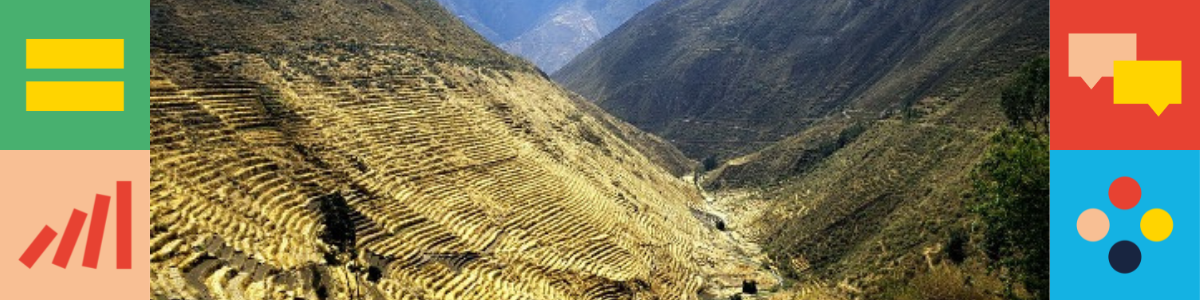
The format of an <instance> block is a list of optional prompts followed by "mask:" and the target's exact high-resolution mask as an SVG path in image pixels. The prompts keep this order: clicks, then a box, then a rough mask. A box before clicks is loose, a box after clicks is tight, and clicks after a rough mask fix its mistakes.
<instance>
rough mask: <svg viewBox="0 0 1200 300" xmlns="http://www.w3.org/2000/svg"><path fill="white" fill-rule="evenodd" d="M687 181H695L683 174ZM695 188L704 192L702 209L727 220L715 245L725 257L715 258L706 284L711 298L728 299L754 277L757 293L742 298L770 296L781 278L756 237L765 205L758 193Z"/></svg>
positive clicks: (744, 295)
mask: <svg viewBox="0 0 1200 300" xmlns="http://www.w3.org/2000/svg"><path fill="white" fill-rule="evenodd" d="M684 179H685V180H688V182H693V183H694V182H696V181H695V180H693V179H692V178H691V176H686V177H685V178H684ZM696 188H697V189H698V190H699V191H700V192H701V194H702V195H703V196H704V202H705V207H703V208H701V209H702V210H704V211H706V212H708V213H710V214H712V215H714V216H717V217H719V218H720V219H721V220H722V221H723V222H724V223H725V229H726V230H724V231H718V232H717V234H716V236H717V238H718V239H720V240H718V241H717V243H715V244H716V245H718V248H719V249H715V250H716V251H720V252H722V253H724V254H725V255H723V256H721V257H725V259H720V260H718V261H715V262H713V264H712V267H713V269H712V272H710V273H709V274H710V276H709V283H708V286H707V288H706V290H708V291H709V292H710V293H711V295H708V296H710V297H713V298H712V299H729V297H730V296H732V295H734V294H739V293H741V292H742V283H743V281H754V282H755V283H756V287H757V289H758V293H757V294H755V295H746V294H743V295H742V297H743V299H768V298H769V297H770V296H771V295H772V292H773V291H775V290H778V288H779V286H780V284H781V283H782V278H781V277H780V276H779V274H778V272H777V271H776V270H774V269H773V268H772V267H770V266H771V264H770V263H769V262H770V258H768V257H767V255H766V253H765V252H763V250H762V247H761V246H760V245H759V244H758V243H756V242H755V241H754V237H755V236H759V235H760V233H759V232H758V230H757V227H756V226H754V225H753V221H754V220H757V219H758V217H759V216H760V215H761V214H762V212H763V209H764V208H765V207H766V205H765V203H762V201H760V200H752V199H757V198H756V197H750V196H751V195H750V193H748V192H743V191H721V192H718V193H710V192H709V191H706V190H704V188H703V187H702V186H701V185H699V184H696Z"/></svg>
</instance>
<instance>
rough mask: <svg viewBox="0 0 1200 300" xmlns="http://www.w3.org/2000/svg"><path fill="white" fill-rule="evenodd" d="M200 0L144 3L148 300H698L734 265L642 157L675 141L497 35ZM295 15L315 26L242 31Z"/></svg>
mask: <svg viewBox="0 0 1200 300" xmlns="http://www.w3.org/2000/svg"><path fill="white" fill-rule="evenodd" d="M201 2H203V3H201V4H203V5H197V4H196V2H188V3H189V4H187V5H182V4H179V5H177V4H178V3H175V2H173V1H156V2H155V5H153V6H155V7H156V8H157V11H158V12H159V13H160V14H165V16H160V17H159V18H157V19H156V20H157V21H156V22H155V23H154V26H153V27H152V31H154V32H152V36H170V37H171V38H172V39H171V40H170V41H169V42H166V41H162V42H160V43H154V47H153V49H152V51H151V53H152V54H151V61H152V62H151V64H152V72H151V74H150V77H151V99H150V102H151V108H150V111H151V112H150V114H151V124H150V131H151V135H152V139H151V145H150V147H151V155H152V157H151V166H152V168H151V172H152V180H151V185H152V186H151V195H152V196H151V207H150V214H151V222H152V228H153V230H152V231H151V239H152V241H151V247H150V252H151V266H152V271H151V290H152V293H153V294H154V295H155V297H158V298H165V299H293V298H306V299H632V298H638V299H645V298H660V299H694V298H695V297H696V295H697V291H699V290H703V289H705V283H706V282H707V281H708V279H709V278H711V277H712V276H713V274H714V273H717V272H719V271H718V270H717V267H715V264H714V263H712V262H714V261H719V260H722V259H725V260H732V259H727V258H728V257H732V256H733V254H731V253H730V252H729V251H728V250H727V249H731V248H733V247H731V246H730V245H728V243H729V240H727V239H722V238H721V236H720V235H719V231H716V230H714V229H713V228H712V227H711V225H708V224H706V223H705V222H704V221H702V220H700V219H698V218H696V217H695V216H694V215H693V213H692V211H693V209H703V206H704V203H703V200H702V198H701V197H700V195H699V193H698V191H697V190H696V189H695V188H694V187H693V186H691V185H690V184H689V183H686V182H684V181H682V180H680V179H678V178H677V177H676V176H674V175H672V174H671V173H670V172H668V171H667V168H665V167H664V166H667V165H671V164H664V163H662V159H661V158H663V157H681V156H678V155H674V156H664V155H660V154H655V155H652V156H648V155H644V154H643V151H645V150H643V149H651V148H655V147H657V148H663V147H665V148H669V146H666V145H662V144H659V145H657V146H655V145H652V144H655V143H661V140H657V139H656V138H647V137H643V136H641V135H644V133H641V132H639V131H637V130H636V129H633V128H632V127H631V126H629V125H628V124H624V123H621V122H619V121H616V120H615V119H613V118H612V117H610V116H607V115H605V114H603V113H602V112H600V111H599V110H598V109H595V107H593V106H590V105H591V104H590V103H587V102H586V101H581V100H579V99H573V97H572V96H571V95H569V94H568V93H567V92H565V91H564V90H562V89H561V88H559V87H557V86H555V85H554V84H553V83H551V82H550V81H548V80H547V79H546V78H544V77H543V76H541V75H540V74H538V73H537V72H536V70H534V69H533V68H532V67H530V66H528V65H523V64H522V63H520V62H519V61H517V60H515V59H511V57H506V56H489V55H490V54H489V55H484V54H479V53H493V54H494V53H500V52H498V50H496V49H494V48H491V49H468V48H465V46H464V45H470V44H471V43H459V44H453V45H450V46H446V49H441V48H438V45H439V43H455V41H456V39H455V37H456V36H455V35H454V32H459V31H457V30H442V28H441V27H438V26H433V25H428V24H442V23H441V21H438V20H428V19H427V20H423V22H415V21H414V20H412V19H405V20H406V22H398V23H387V24H391V25H388V26H393V25H394V24H407V25H404V26H411V27H406V28H403V29H404V30H407V31H413V32H423V33H421V34H413V35H412V36H411V37H407V38H414V39H416V38H421V39H425V38H432V37H437V38H440V39H442V40H441V41H440V42H439V41H428V40H421V41H419V42H413V43H411V44H409V43H406V41H407V40H406V38H395V37H388V38H383V37H380V38H371V37H369V36H366V35H364V36H362V37H359V38H358V39H355V40H341V39H338V36H337V33H338V32H341V31H340V30H341V29H343V28H342V27H340V25H337V24H341V23H342V22H353V21H355V20H339V19H330V20H313V19H309V18H305V17H304V16H311V15H320V12H329V13H330V14H331V15H336V16H353V15H359V14H363V15H371V14H374V13H381V15H374V16H373V17H378V18H385V17H386V16H389V15H391V14H401V15H404V14H402V12H403V11H404V10H405V9H406V8H405V7H403V6H402V5H401V4H400V2H393V1H379V2H377V3H376V2H371V1H361V2H355V3H352V4H344V3H342V2H336V1H333V2H331V1H323V2H319V3H320V5H322V6H320V7H316V6H304V7H292V6H288V7H286V10H287V11H292V12H294V13H293V17H292V18H299V19H287V18H283V19H277V20H271V19H268V20H254V21H253V22H250V21H247V22H249V23H239V22H240V21H239V22H235V21H232V20H250V19H253V18H262V17H263V16H275V15H282V14H277V13H278V11H279V10H281V9H285V7H281V6H280V5H281V4H278V3H275V2H271V1H265V2H254V3H252V4H254V5H250V4H246V3H240V2H239V3H236V4H229V3H223V2H217V1H201ZM383 4H387V5H386V6H385V5H383ZM205 5H207V6H208V7H205ZM313 5H315V4H313ZM338 5H341V6H338ZM301 6H303V5H301ZM201 7H204V8H205V9H206V10H205V11H220V12H221V14H220V15H219V16H214V15H211V14H205V13H204V11H200V10H198V9H199V8H201ZM363 7H366V8H363ZM388 7H391V8H390V9H391V10H390V12H389V10H388V9H389V8H388ZM364 9H367V10H364ZM374 10H378V11H374ZM299 12H302V13H299ZM413 15H415V16H424V18H434V17H437V18H443V21H444V18H449V16H448V15H445V13H444V12H441V11H438V12H421V13H417V14H413ZM288 22H296V23H303V24H304V26H302V27H303V28H304V29H306V30H309V31H306V32H303V33H295V34H292V33H290V32H288V31H271V30H266V29H264V30H265V31H261V32H260V31H253V30H254V29H255V28H256V26H259V27H258V28H259V29H263V28H283V27H286V25H287V24H288ZM324 23H330V24H331V25H330V26H328V27H329V28H331V29H330V30H331V31H330V32H328V33H321V32H319V30H321V28H324V27H323V26H322V24H324ZM362 24H363V26H365V27H367V28H364V29H363V30H365V31H386V30H382V29H379V28H373V27H371V24H372V23H370V22H364V23H362ZM422 24H426V25H422ZM299 27H301V26H297V28H299ZM210 30H214V31H213V32H210ZM272 30H273V29H272ZM311 30H317V31H318V32H313V31H311ZM194 32H204V34H191V33H194ZM409 34H412V33H409ZM248 36H253V37H256V38H257V39H259V40H256V39H245V37H248ZM301 36H302V37H303V38H297V37H301ZM235 39H236V40H237V41H234V40H235ZM364 40H366V41H365V42H364ZM472 53H475V54H472ZM497 55H498V54H497ZM676 165H678V164H676Z"/></svg>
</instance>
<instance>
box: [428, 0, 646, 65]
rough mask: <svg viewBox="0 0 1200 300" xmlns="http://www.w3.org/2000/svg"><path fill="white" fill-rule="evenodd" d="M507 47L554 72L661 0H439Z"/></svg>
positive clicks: (501, 45) (493, 39)
mask: <svg viewBox="0 0 1200 300" xmlns="http://www.w3.org/2000/svg"><path fill="white" fill-rule="evenodd" d="M439 1H440V2H441V3H442V5H444V6H445V7H446V8H447V9H449V10H450V11H451V12H453V13H454V14H456V15H458V17H459V18H461V19H463V21H464V22H466V23H467V25H469V26H471V28H473V29H475V31H477V32H479V33H480V34H481V35H483V36H484V37H486V38H487V39H488V40H490V41H492V42H493V43H495V44H497V45H500V48H502V49H504V50H506V51H508V52H509V53H513V54H516V55H518V56H520V57H524V58H526V59H528V60H530V61H532V62H533V63H534V64H536V65H537V66H538V67H540V68H541V69H542V70H544V71H546V72H550V73H553V72H554V71H557V70H558V69H559V68H561V67H562V66H563V65H565V64H566V63H567V62H569V61H570V60H571V59H572V58H574V57H575V55H577V54H579V53H580V52H582V51H583V50H584V49H587V47H588V46H590V45H591V44H592V43H594V42H595V41H597V40H599V39H600V38H601V37H603V36H604V35H605V34H608V33H609V32H611V31H612V30H613V29H616V28H617V27H619V26H620V25H621V24H622V23H624V22H625V20H627V19H629V18H630V17H632V16H633V15H634V14H636V13H637V12H638V11H641V10H642V9H644V8H646V6H649V5H650V4H652V3H654V2H655V1H657V0H540V1H538V0H500V1H494V0H487V1H483V0H439Z"/></svg>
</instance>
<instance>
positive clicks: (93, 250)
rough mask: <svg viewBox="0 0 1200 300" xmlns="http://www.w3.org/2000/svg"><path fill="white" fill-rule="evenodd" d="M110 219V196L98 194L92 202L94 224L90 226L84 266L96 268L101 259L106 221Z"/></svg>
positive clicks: (84, 253)
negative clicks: (93, 202) (101, 245)
mask: <svg viewBox="0 0 1200 300" xmlns="http://www.w3.org/2000/svg"><path fill="white" fill-rule="evenodd" d="M107 221H108V196H105V195H100V194H96V202H95V204H92V225H90V226H89V227H88V240H87V248H85V249H84V250H83V266H84V267H88V268H92V269H95V268H96V261H98V260H100V244H102V243H104V222H107Z"/></svg>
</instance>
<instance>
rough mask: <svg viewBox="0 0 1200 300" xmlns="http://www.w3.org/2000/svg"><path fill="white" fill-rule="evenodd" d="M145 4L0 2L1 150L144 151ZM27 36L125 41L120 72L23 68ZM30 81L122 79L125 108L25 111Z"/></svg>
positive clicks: (133, 0)
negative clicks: (27, 83)
mask: <svg viewBox="0 0 1200 300" xmlns="http://www.w3.org/2000/svg"><path fill="white" fill-rule="evenodd" d="M149 7H150V1H148V0H99V1H97V0H64V1H4V2H3V3H0V28H4V29H3V30H0V150H146V149H150V76H149V75H150V50H149V49H150V14H149ZM26 39H123V40H125V46H124V59H125V65H124V68H123V69H26V68H25V67H26V66H25V40H26ZM29 81H122V82H125V92H124V111H25V83H26V82H29Z"/></svg>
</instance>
